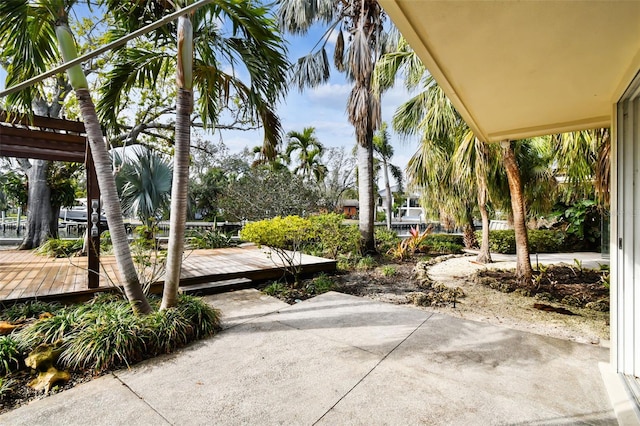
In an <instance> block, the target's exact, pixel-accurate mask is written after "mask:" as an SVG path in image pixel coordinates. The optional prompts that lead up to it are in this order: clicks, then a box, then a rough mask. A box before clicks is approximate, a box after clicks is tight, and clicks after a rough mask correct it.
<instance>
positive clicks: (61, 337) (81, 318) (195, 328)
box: [0, 293, 220, 412]
mask: <svg viewBox="0 0 640 426" xmlns="http://www.w3.org/2000/svg"><path fill="white" fill-rule="evenodd" d="M151 303H152V305H155V308H157V307H158V306H159V303H160V300H159V299H151ZM0 321H1V323H2V324H10V325H16V326H17V327H16V328H15V329H13V330H12V331H10V332H9V333H8V334H7V335H5V336H1V337H0V357H1V359H2V362H0V374H1V377H0V381H1V382H0V412H3V411H7V410H9V409H11V408H13V407H15V406H17V405H20V404H23V403H25V402H27V401H29V400H32V399H36V398H39V397H41V396H43V394H44V393H43V390H35V389H33V388H31V387H29V386H28V384H29V383H30V382H32V381H33V380H34V377H36V375H35V374H34V371H35V370H37V369H39V368H38V367H37V363H36V364H33V365H32V364H30V361H29V358H30V355H31V358H33V354H34V353H36V352H42V351H45V350H49V351H50V352H52V354H53V355H52V358H51V364H52V366H53V367H54V368H55V369H57V370H59V371H63V372H68V373H69V380H68V381H52V382H50V383H46V384H45V385H43V387H44V390H45V392H54V393H55V392H59V391H62V390H64V389H68V388H70V387H72V386H74V385H75V384H77V383H80V382H83V381H86V380H90V379H91V378H93V377H96V376H98V375H101V374H104V373H105V372H108V371H110V370H114V369H117V368H121V367H127V366H130V365H133V364H135V363H137V362H139V361H142V360H144V359H148V358H152V357H155V356H157V355H161V354H166V353H170V352H172V351H174V350H175V349H177V348H180V347H182V346H185V345H186V344H188V343H190V342H192V341H195V340H199V339H202V338H205V337H208V336H211V335H213V334H215V333H216V332H217V331H218V330H219V329H220V317H219V312H218V311H217V310H215V309H214V308H212V307H211V306H209V305H207V304H206V303H205V302H204V301H203V300H202V299H200V298H197V297H193V296H186V295H181V296H180V298H179V301H178V305H177V306H176V307H175V308H170V309H166V310H162V311H159V310H157V309H156V310H155V311H154V312H153V313H151V314H149V315H136V314H135V313H134V312H133V310H132V308H131V305H130V303H129V302H128V301H126V300H125V299H124V298H123V297H122V296H121V295H119V294H115V293H105V294H101V295H98V296H96V297H94V299H92V300H90V301H88V302H86V303H83V304H74V305H69V306H63V305H60V304H56V303H43V302H37V301H36V302H27V303H20V304H15V305H12V306H8V307H5V308H4V309H2V311H0ZM29 365H32V368H28V366H29Z"/></svg>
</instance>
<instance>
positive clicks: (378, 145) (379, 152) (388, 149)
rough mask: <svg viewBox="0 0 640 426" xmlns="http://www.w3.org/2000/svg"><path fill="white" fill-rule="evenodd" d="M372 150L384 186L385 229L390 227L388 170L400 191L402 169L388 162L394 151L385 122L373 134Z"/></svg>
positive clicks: (390, 196)
mask: <svg viewBox="0 0 640 426" xmlns="http://www.w3.org/2000/svg"><path fill="white" fill-rule="evenodd" d="M373 151H374V156H375V157H376V158H377V159H378V160H380V162H381V163H382V173H383V176H384V188H385V194H386V197H385V199H384V201H385V203H386V207H387V210H386V211H387V214H386V217H385V219H386V222H387V229H391V219H392V217H391V216H392V214H391V213H392V211H393V210H392V209H393V202H392V199H393V197H392V195H391V183H390V181H389V172H391V174H392V175H393V178H394V179H395V180H396V182H398V189H399V191H400V192H402V170H401V169H400V168H399V167H398V166H396V165H394V164H391V162H390V161H391V158H393V154H394V152H393V146H392V145H391V142H390V141H389V131H388V130H387V123H382V125H381V126H380V129H379V130H378V131H377V132H376V134H375V135H374V136H373Z"/></svg>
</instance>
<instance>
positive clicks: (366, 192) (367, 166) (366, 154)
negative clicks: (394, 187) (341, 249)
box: [358, 144, 376, 254]
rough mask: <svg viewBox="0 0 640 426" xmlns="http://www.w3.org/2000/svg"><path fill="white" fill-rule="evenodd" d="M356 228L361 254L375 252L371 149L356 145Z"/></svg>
mask: <svg viewBox="0 0 640 426" xmlns="http://www.w3.org/2000/svg"><path fill="white" fill-rule="evenodd" d="M358 200H359V201H358V205H359V213H358V228H359V229H360V235H361V237H362V253H363V254H370V253H375V252H376V243H375V238H374V233H373V223H374V219H375V208H374V202H373V149H372V148H371V149H370V148H367V147H366V146H362V145H361V144H358Z"/></svg>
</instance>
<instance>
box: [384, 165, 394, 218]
mask: <svg viewBox="0 0 640 426" xmlns="http://www.w3.org/2000/svg"><path fill="white" fill-rule="evenodd" d="M382 167H383V168H384V188H385V190H386V191H387V198H386V200H385V201H386V203H387V229H391V214H392V211H391V209H392V208H393V203H391V184H390V183H389V166H388V164H387V159H386V158H383V160H382Z"/></svg>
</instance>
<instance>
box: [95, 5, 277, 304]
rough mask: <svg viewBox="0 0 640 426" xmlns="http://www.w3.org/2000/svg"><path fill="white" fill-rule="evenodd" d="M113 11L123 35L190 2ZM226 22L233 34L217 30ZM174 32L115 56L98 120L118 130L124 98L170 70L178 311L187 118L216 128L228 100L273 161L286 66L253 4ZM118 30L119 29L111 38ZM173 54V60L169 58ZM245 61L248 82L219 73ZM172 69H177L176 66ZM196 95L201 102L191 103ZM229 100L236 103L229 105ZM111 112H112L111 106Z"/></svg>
mask: <svg viewBox="0 0 640 426" xmlns="http://www.w3.org/2000/svg"><path fill="white" fill-rule="evenodd" d="M105 3H106V4H108V5H109V6H110V8H112V9H113V10H114V11H115V15H116V19H117V22H118V23H119V24H120V25H121V26H122V27H123V28H125V29H126V30H133V29H137V27H138V26H139V25H141V23H142V22H147V21H148V20H156V19H158V18H159V17H161V16H162V15H164V14H165V13H166V11H167V10H170V9H171V8H175V9H177V8H179V7H182V6H184V5H185V4H186V3H191V1H189V0H187V1H178V2H176V3H175V4H169V3H167V2H163V1H155V0H147V1H141V2H125V3H123V2H120V1H116V0H105ZM228 22H230V24H229V27H230V34H231V35H230V36H229V37H226V36H225V33H224V32H223V31H222V27H224V26H225V24H226V23H228ZM173 30H174V29H173V28H172V26H169V28H161V29H159V30H157V31H155V32H154V33H152V34H150V37H149V40H150V41H151V42H152V45H151V46H144V45H142V46H134V47H129V48H125V49H122V50H120V51H119V52H118V54H117V57H118V61H117V63H116V65H115V66H114V68H113V70H112V72H111V73H110V76H109V78H108V81H107V83H106V85H105V86H104V87H103V89H102V93H103V95H104V98H103V102H102V103H101V104H100V107H101V111H102V113H103V116H104V117H105V119H106V120H107V122H108V123H110V124H111V126H113V127H116V128H117V121H118V120H117V118H118V117H117V113H118V112H119V111H120V109H121V108H122V105H123V104H122V102H121V100H122V99H123V97H124V96H125V94H126V93H127V92H129V91H131V90H132V89H133V88H135V87H153V85H154V84H155V81H156V79H157V78H158V77H159V76H161V75H162V74H163V73H166V72H168V70H171V69H172V68H174V69H175V70H176V76H177V77H176V83H177V108H176V126H175V130H176V141H175V146H174V163H173V164H174V171H173V173H174V175H173V186H172V194H171V219H170V231H169V232H170V233H169V251H168V254H167V268H166V274H165V283H164V292H163V300H162V306H161V308H162V309H166V308H170V307H172V306H174V305H175V303H176V300H177V295H178V285H179V281H180V271H181V266H182V254H183V250H184V232H185V222H186V217H187V194H188V180H189V147H190V128H191V114H192V112H193V109H194V106H196V108H197V110H198V113H199V116H200V118H201V119H202V122H203V125H204V126H205V127H214V126H215V124H216V122H217V119H218V114H219V112H220V109H221V107H222V106H224V105H226V104H229V103H230V102H231V101H234V102H237V103H238V104H239V105H243V107H244V108H245V110H246V114H247V115H248V116H249V117H251V118H252V119H254V120H256V121H261V122H262V124H263V125H264V129H265V143H264V146H263V155H264V156H265V157H266V158H273V157H275V147H276V146H277V145H278V144H279V142H280V138H281V136H280V121H279V119H278V117H277V116H276V114H275V113H274V110H273V104H274V103H275V101H276V100H277V99H278V98H279V97H280V96H281V95H282V94H284V92H285V88H286V86H285V75H286V70H287V68H288V62H287V60H286V57H285V52H284V49H283V48H282V44H283V43H282V39H281V38H280V35H279V33H278V31H277V27H276V26H275V23H274V22H273V20H271V19H270V18H269V16H268V11H267V9H266V8H264V7H262V6H260V5H257V4H256V3H253V2H237V1H233V0H219V1H215V2H213V3H211V4H209V5H206V6H203V7H202V8H200V9H198V11H197V12H195V13H194V14H193V15H192V16H191V15H184V16H182V17H180V18H179V20H178V24H177V28H175V32H174V31H173ZM118 32H119V31H118V30H116V31H115V33H118ZM173 52H175V53H176V55H177V62H176V61H175V60H174V59H173V57H172V53H173ZM238 62H242V64H243V65H244V67H245V69H246V71H247V72H248V74H249V76H250V79H251V84H250V85H246V84H245V83H243V81H242V80H241V79H240V78H238V77H237V76H236V75H235V74H228V73H226V72H224V70H223V67H224V66H226V65H227V64H229V65H231V66H232V67H233V68H232V69H235V65H236V63H238ZM173 64H175V66H174V65H173ZM194 92H196V93H197V94H198V95H199V97H198V99H197V100H196V101H194ZM232 97H233V98H234V99H232ZM114 106H115V107H114Z"/></svg>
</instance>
